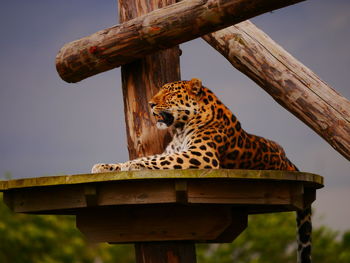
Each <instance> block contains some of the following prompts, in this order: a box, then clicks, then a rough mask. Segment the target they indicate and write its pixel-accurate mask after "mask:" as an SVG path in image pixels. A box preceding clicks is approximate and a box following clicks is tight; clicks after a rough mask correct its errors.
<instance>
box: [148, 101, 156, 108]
mask: <svg viewBox="0 0 350 263" xmlns="http://www.w3.org/2000/svg"><path fill="white" fill-rule="evenodd" d="M156 105H157V104H156V103H154V102H149V106H150V107H151V109H153V108H154V107H155V106H156Z"/></svg>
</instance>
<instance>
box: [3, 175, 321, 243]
mask: <svg viewBox="0 0 350 263" xmlns="http://www.w3.org/2000/svg"><path fill="white" fill-rule="evenodd" d="M321 187H323V178H322V177H321V176H319V175H316V174H310V173H302V172H288V171H263V170H261V171H260V170H259V171H252V170H224V169H220V170H162V171H148V170H147V171H133V172H111V173H103V174H80V175H67V176H52V177H39V178H29V179H19V180H10V181H0V191H2V192H4V200H5V203H6V204H7V205H8V206H9V207H10V208H11V209H12V210H13V211H15V212H20V213H35V214H73V215H76V216H77V226H78V228H79V229H80V230H81V231H82V232H83V233H84V234H85V235H86V236H87V238H88V239H90V240H91V241H96V242H110V243H129V242H148V241H152V242H153V241H194V242H231V241H232V240H233V239H234V238H235V237H237V236H238V235H239V234H240V233H241V232H242V231H243V230H244V229H245V228H246V226H247V217H248V215H249V214H254V213H268V212H283V211H293V210H296V209H302V208H304V207H305V206H309V205H311V203H312V202H313V201H314V200H315V191H316V189H318V188H321Z"/></svg>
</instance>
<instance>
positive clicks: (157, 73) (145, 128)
mask: <svg viewBox="0 0 350 263" xmlns="http://www.w3.org/2000/svg"><path fill="white" fill-rule="evenodd" d="M175 2H176V0H120V1H118V8H119V19H120V22H121V23H122V22H125V21H127V20H130V19H132V18H135V17H137V16H140V15H143V14H145V13H148V12H150V11H152V10H154V9H158V8H161V7H164V6H166V5H170V4H173V3H175ZM179 55H180V51H179V48H178V47H174V48H171V49H167V50H163V51H160V52H157V53H155V54H153V55H149V56H146V57H145V58H143V59H140V60H137V61H134V62H133V63H130V64H127V65H125V66H122V68H121V70H122V86H123V97H124V111H125V121H126V132H127V141H128V150H129V157H130V159H135V158H137V157H140V156H146V155H151V154H156V153H160V152H162V151H163V150H164V149H165V146H166V144H167V143H168V142H169V140H170V135H169V133H167V132H164V131H160V130H157V128H156V127H155V125H154V123H153V119H152V116H150V113H149V105H148V100H149V99H150V98H151V97H152V96H153V95H154V94H155V93H156V92H157V91H158V88H159V87H160V86H161V85H163V84H165V83H167V82H171V81H176V80H180V62H179Z"/></svg>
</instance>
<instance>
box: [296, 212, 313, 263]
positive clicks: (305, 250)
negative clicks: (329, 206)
mask: <svg viewBox="0 0 350 263" xmlns="http://www.w3.org/2000/svg"><path fill="white" fill-rule="evenodd" d="M296 213H297V228H298V261H297V262H298V263H311V232H312V224H311V207H308V208H306V209H304V210H298V211H297V212H296Z"/></svg>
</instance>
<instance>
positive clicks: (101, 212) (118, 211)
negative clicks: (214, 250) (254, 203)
mask: <svg viewBox="0 0 350 263" xmlns="http://www.w3.org/2000/svg"><path fill="white" fill-rule="evenodd" d="M246 222H247V214H246V213H234V212H233V210H232V209H231V207H230V206H200V205H196V206H188V205H181V204H180V205H158V206H133V207H126V206H119V207H106V208H97V209H88V210H82V211H80V212H79V213H78V214H77V226H78V228H79V229H80V230H81V231H82V232H83V233H84V234H85V235H86V236H87V238H88V239H89V240H90V241H91V242H110V243H125V242H156V241H186V240H187V241H197V242H207V241H212V240H215V241H217V242H220V241H222V240H221V239H219V237H220V236H222V235H224V234H225V233H226V230H228V229H229V231H228V232H227V233H229V234H235V236H231V240H230V241H232V239H233V238H235V237H237V235H238V234H237V233H240V232H242V231H243V230H244V228H245V227H246ZM232 224H237V226H238V228H237V230H236V232H233V231H232V229H231V228H232ZM225 235H227V234H225ZM225 242H227V239H225Z"/></svg>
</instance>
